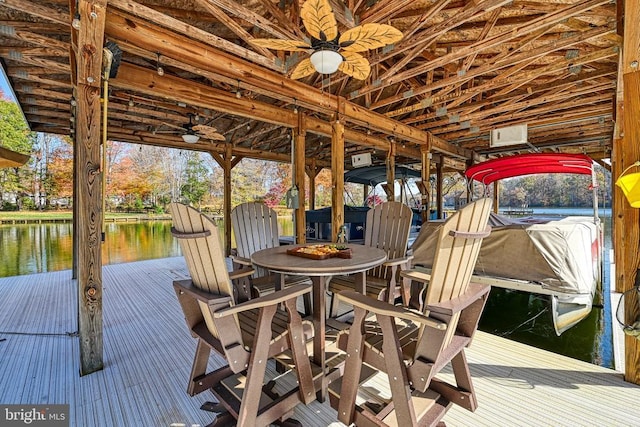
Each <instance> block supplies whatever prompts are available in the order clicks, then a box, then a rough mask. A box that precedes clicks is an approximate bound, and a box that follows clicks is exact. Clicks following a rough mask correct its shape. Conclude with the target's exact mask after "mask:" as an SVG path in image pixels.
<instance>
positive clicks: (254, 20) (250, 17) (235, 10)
mask: <svg viewBox="0 0 640 427" xmlns="http://www.w3.org/2000/svg"><path fill="white" fill-rule="evenodd" d="M204 1H207V2H209V3H211V4H212V5H214V6H217V7H219V8H221V9H222V10H225V11H226V12H228V13H230V14H232V15H234V16H237V17H238V18H240V19H242V20H244V21H246V22H247V23H249V24H250V25H252V26H256V27H258V28H260V29H261V30H264V31H266V32H267V33H269V34H271V35H273V36H275V37H277V38H281V39H297V38H298V36H297V35H296V34H295V33H293V32H291V31H289V30H288V29H283V28H281V27H279V26H278V25H276V24H274V23H272V22H271V21H269V20H268V19H266V18H265V17H264V16H262V15H259V14H257V13H255V12H254V11H252V10H250V9H248V8H246V7H244V6H242V5H241V4H239V3H238V2H235V1H231V0H204Z"/></svg>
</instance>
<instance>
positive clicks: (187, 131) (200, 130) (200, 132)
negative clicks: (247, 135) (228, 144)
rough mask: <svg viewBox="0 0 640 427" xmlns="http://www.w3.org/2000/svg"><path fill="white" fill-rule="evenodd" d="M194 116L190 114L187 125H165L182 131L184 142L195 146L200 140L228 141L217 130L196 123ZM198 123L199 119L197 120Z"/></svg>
mask: <svg viewBox="0 0 640 427" xmlns="http://www.w3.org/2000/svg"><path fill="white" fill-rule="evenodd" d="M194 118H196V116H195V115H194V114H191V113H189V123H185V124H183V125H182V126H176V125H172V124H170V123H164V122H163V124H164V125H165V126H169V127H172V128H175V129H179V130H182V131H183V133H182V140H183V141H184V142H187V143H190V144H195V143H196V142H198V140H200V138H205V139H210V140H213V141H226V140H227V139H226V138H225V137H224V135H221V134H219V133H218V132H217V130H216V128H214V127H212V126H207V125H199V124H197V123H194ZM196 122H197V118H196Z"/></svg>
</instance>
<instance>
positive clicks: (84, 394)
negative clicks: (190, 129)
mask: <svg viewBox="0 0 640 427" xmlns="http://www.w3.org/2000/svg"><path fill="white" fill-rule="evenodd" d="M185 275H186V268H185V265H184V262H183V259H182V258H181V257H176V258H165V259H159V260H151V261H141V262H135V263H128V264H117V265H110V266H106V267H105V268H104V300H103V301H104V361H105V367H104V370H102V371H100V372H97V373H94V374H91V375H87V376H85V377H80V376H79V374H78V372H79V354H78V353H79V344H78V338H77V337H76V336H75V331H76V330H77V323H76V322H77V321H76V319H77V307H76V304H77V303H76V289H75V284H74V282H73V281H72V280H71V273H70V271H61V272H54V273H43V274H34V275H28V276H16V277H8V278H2V279H0V404H69V405H70V420H71V425H72V426H133V425H144V426H169V425H171V424H172V423H183V424H184V425H186V426H187V427H188V426H192V425H194V424H200V425H206V424H208V423H209V422H211V420H212V418H213V417H212V415H211V414H210V413H207V412H204V411H201V410H200V409H199V408H200V405H201V404H202V403H203V402H205V401H207V400H212V399H213V398H212V395H209V394H208V393H203V394H202V395H199V396H196V397H193V398H192V397H189V396H188V395H187V393H186V391H185V390H186V381H187V378H188V374H189V370H190V364H191V361H192V357H193V351H194V348H195V341H194V340H193V339H192V338H191V337H190V335H189V334H188V332H187V330H186V327H185V324H184V320H183V317H182V313H181V311H180V308H179V307H178V304H177V301H176V299H175V295H174V293H173V288H172V286H171V284H172V281H173V280H174V279H177V278H182V277H184V276H185ZM467 355H468V359H469V362H470V366H471V371H472V374H473V377H474V381H475V386H476V389H477V392H478V399H479V404H480V407H479V409H478V410H477V411H476V412H475V413H469V412H467V411H465V410H462V409H459V408H457V407H455V406H454V407H453V409H452V410H450V411H449V413H448V414H447V415H446V417H445V421H446V422H447V423H448V425H449V426H484V425H487V426H488V425H492V426H494V425H499V426H571V427H574V426H638V425H640V421H639V420H640V405H639V403H638V402H640V387H639V386H636V385H633V384H629V383H625V382H624V381H623V379H622V375H621V374H620V373H619V372H616V371H613V370H610V369H605V368H602V367H599V366H595V365H592V364H589V363H585V362H581V361H577V360H573V359H570V358H567V357H564V356H559V355H556V354H553V353H550V352H547V351H543V350H539V349H536V348H533V347H529V346H527V345H524V344H520V343H516V342H514V341H510V340H507V339H504V338H498V337H495V336H492V335H489V334H486V333H482V332H479V333H478V335H477V338H476V340H475V342H474V345H473V347H472V348H470V349H469V351H468V353H467ZM210 363H211V364H212V365H215V364H216V363H222V361H221V360H213V359H212V361H211V362H210ZM272 374H274V375H275V373H273V372H272ZM296 411H297V414H296V417H297V418H298V419H299V420H300V421H301V422H302V423H303V425H305V426H328V425H332V426H339V425H341V424H339V423H337V422H335V419H336V414H335V412H334V411H333V410H332V409H331V408H330V407H329V405H328V403H325V404H320V403H318V402H313V403H312V404H311V405H309V406H306V407H304V406H300V407H299V408H298V409H297V410H296Z"/></svg>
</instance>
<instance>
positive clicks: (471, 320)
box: [329, 199, 491, 427]
mask: <svg viewBox="0 0 640 427" xmlns="http://www.w3.org/2000/svg"><path fill="white" fill-rule="evenodd" d="M490 211H491V200H490V199H480V200H478V201H476V202H473V203H471V204H469V205H467V206H465V207H464V208H462V209H461V210H459V211H458V212H457V213H455V214H454V215H453V216H451V217H450V219H449V220H448V221H447V222H445V223H444V224H443V226H442V228H441V229H440V232H439V233H440V234H439V241H438V248H437V250H436V256H435V259H434V263H433V267H432V270H431V273H430V274H426V273H425V272H421V271H416V270H409V271H406V272H403V274H402V275H403V278H404V279H405V284H408V283H407V282H416V283H420V284H422V286H423V291H422V292H418V293H416V294H415V295H417V296H418V298H419V299H422V301H419V302H421V303H423V304H422V305H423V306H424V308H423V310H422V311H418V310H411V309H408V308H405V307H400V306H393V305H390V304H388V303H385V302H382V301H376V300H373V299H371V298H367V297H365V296H363V295H361V294H359V293H357V292H353V291H347V292H342V293H340V294H338V298H340V299H341V300H344V301H345V302H347V303H349V304H352V305H353V306H354V307H355V309H354V322H353V324H352V326H351V327H350V328H349V329H348V330H345V331H343V332H342V333H341V334H340V335H339V337H338V346H339V348H340V349H342V350H344V351H346V352H347V361H346V365H345V369H344V376H343V378H342V379H341V380H339V381H337V382H334V383H333V384H332V385H330V387H329V392H330V394H329V396H330V399H331V404H332V406H333V407H334V408H336V409H337V411H338V417H339V420H340V421H341V422H343V423H345V424H347V425H348V424H350V423H352V422H355V424H356V425H357V426H359V427H360V426H373V425H375V426H403V427H406V426H417V425H420V426H432V425H437V424H438V423H439V422H440V420H441V419H442V417H443V416H444V414H445V413H446V411H447V410H448V408H449V407H450V406H451V404H452V403H456V404H458V405H460V406H462V407H464V408H466V409H468V410H470V411H474V410H475V409H476V407H477V400H476V396H475V392H474V390H473V385H472V382H471V375H470V372H469V367H468V365H467V361H466V358H465V354H464V348H465V347H467V346H468V345H469V344H470V343H471V340H472V338H473V335H474V333H475V330H476V329H477V326H478V321H479V318H480V314H481V313H482V310H483V308H484V304H485V301H486V298H487V295H488V292H489V288H490V287H489V286H487V285H477V284H474V283H470V279H471V275H472V272H473V269H474V266H475V263H476V260H477V257H478V252H479V250H480V245H481V243H482V239H483V237H485V236H487V235H488V234H489V231H490V228H489V227H488V225H487V222H488V219H489V212H490ZM414 284H415V283H414ZM425 288H426V289H425ZM370 314H375V321H372V320H367V318H368V316H369V315H370ZM363 362H364V363H365V365H364V366H362V365H363ZM449 363H451V366H452V369H453V375H452V377H454V378H455V381H451V382H446V381H445V380H443V379H441V378H436V377H435V376H436V375H437V374H438V373H439V372H440V370H441V369H442V368H443V367H444V366H445V365H447V364H449ZM447 379H448V378H447ZM375 381H383V382H384V383H387V382H388V387H389V389H390V391H391V401H385V400H384V399H381V398H380V396H379V395H376V394H375V393H372V392H371V390H372V387H375V388H377V389H378V390H380V385H379V383H377V384H378V385H375V386H372V385H371V384H372V382H374V383H375ZM378 394H380V393H378ZM367 400H368V401H369V402H367ZM376 400H377V401H376Z"/></svg>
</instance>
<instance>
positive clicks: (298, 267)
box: [251, 244, 387, 402]
mask: <svg viewBox="0 0 640 427" xmlns="http://www.w3.org/2000/svg"><path fill="white" fill-rule="evenodd" d="M310 245H311V244H308V245H295V246H277V247H275V248H268V249H263V250H261V251H257V252H254V253H253V254H252V255H251V262H252V263H253V264H255V265H256V266H258V267H262V268H266V269H268V270H270V271H272V272H274V273H278V274H280V275H285V274H286V275H300V276H309V277H310V278H311V281H312V282H313V328H314V337H313V361H314V363H315V364H317V365H318V366H320V367H321V368H322V372H323V373H326V372H325V352H324V344H325V343H324V340H325V323H326V319H325V315H326V300H325V290H326V286H327V284H328V282H329V280H330V279H331V276H336V275H343V274H356V275H357V276H356V290H357V291H358V292H361V293H363V294H364V293H365V287H366V271H367V270H370V269H372V268H374V267H377V266H379V265H380V264H382V263H383V262H385V261H386V260H387V254H386V252H384V251H383V250H382V249H378V248H373V247H370V246H363V245H353V244H351V245H341V246H347V247H348V248H349V249H351V254H352V256H351V258H339V257H332V258H327V259H309V258H302V257H299V256H295V255H290V254H288V253H287V250H288V249H293V248H296V247H299V246H310ZM281 283H282V280H277V282H276V289H278V287H279V286H281ZM326 390H327V384H326V378H325V376H324V375H323V379H322V387H321V389H320V391H319V392H318V400H320V401H321V402H322V401H324V399H325V397H326Z"/></svg>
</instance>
